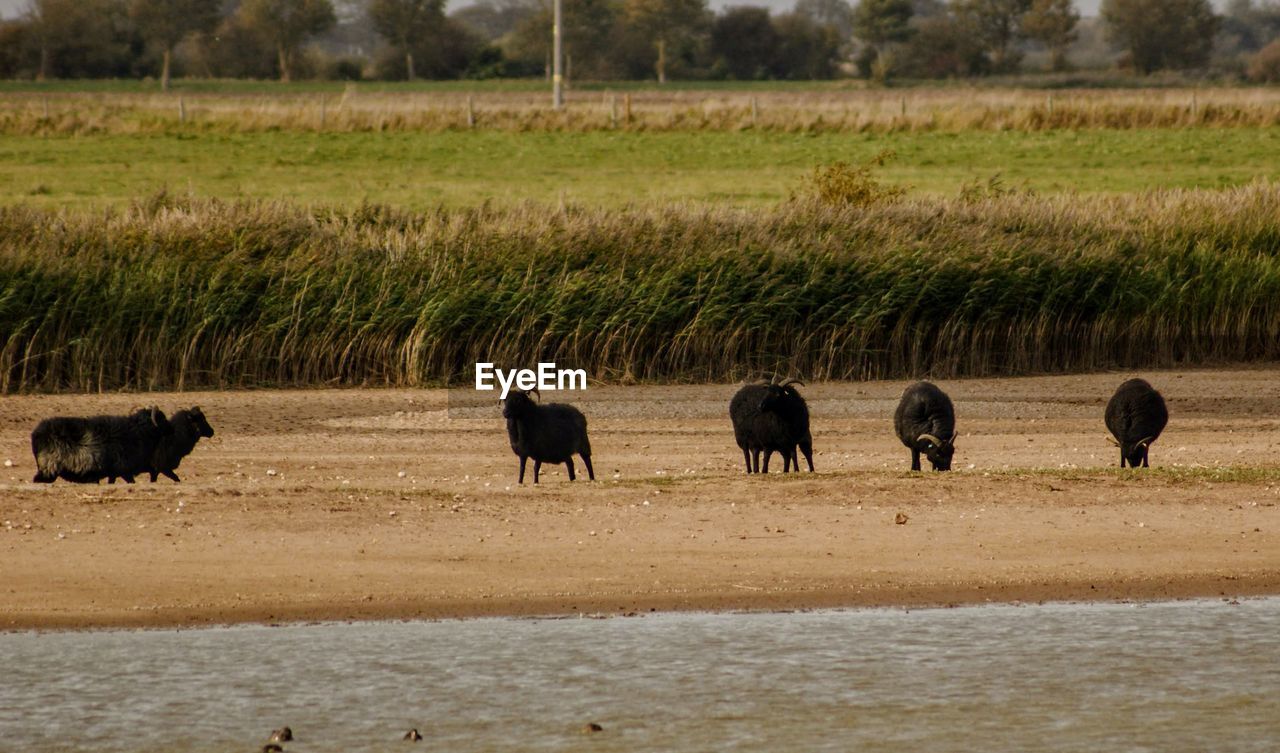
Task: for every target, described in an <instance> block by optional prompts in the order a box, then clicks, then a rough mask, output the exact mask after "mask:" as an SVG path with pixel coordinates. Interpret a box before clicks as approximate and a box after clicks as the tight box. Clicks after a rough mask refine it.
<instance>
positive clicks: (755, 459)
mask: <svg viewBox="0 0 1280 753" xmlns="http://www.w3.org/2000/svg"><path fill="white" fill-rule="evenodd" d="M759 472H760V450H758V449H752V450H751V466H750V467H749V468H747V473H759Z"/></svg>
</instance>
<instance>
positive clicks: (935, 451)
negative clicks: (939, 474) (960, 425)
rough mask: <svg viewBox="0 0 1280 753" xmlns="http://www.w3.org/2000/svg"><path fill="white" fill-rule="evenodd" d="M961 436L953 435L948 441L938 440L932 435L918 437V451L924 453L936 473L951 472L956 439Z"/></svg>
mask: <svg viewBox="0 0 1280 753" xmlns="http://www.w3.org/2000/svg"><path fill="white" fill-rule="evenodd" d="M959 436H960V435H959V434H957V433H952V435H951V436H950V437H948V438H947V439H938V438H937V437H936V436H934V435H932V434H921V435H920V436H918V437H916V449H917V450H919V451H920V452H923V453H924V456H925V457H926V458H928V459H929V462H930V463H931V464H932V465H933V469H934V470H935V471H949V470H951V458H952V456H954V455H955V452H956V438H958V437H959Z"/></svg>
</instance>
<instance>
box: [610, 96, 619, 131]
mask: <svg viewBox="0 0 1280 753" xmlns="http://www.w3.org/2000/svg"><path fill="white" fill-rule="evenodd" d="M609 127H610V128H617V127H618V95H617V94H610V95H609Z"/></svg>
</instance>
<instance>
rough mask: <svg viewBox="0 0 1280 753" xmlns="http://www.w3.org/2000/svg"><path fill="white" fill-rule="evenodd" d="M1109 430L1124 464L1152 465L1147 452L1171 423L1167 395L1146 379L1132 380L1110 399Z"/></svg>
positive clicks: (1121, 464)
mask: <svg viewBox="0 0 1280 753" xmlns="http://www.w3.org/2000/svg"><path fill="white" fill-rule="evenodd" d="M1106 421H1107V429H1108V430H1109V431H1110V432H1111V435H1112V436H1113V437H1115V442H1116V444H1118V445H1119V446H1120V467H1121V468H1123V467H1124V466H1125V462H1126V461H1127V462H1128V464H1129V467H1131V468H1137V467H1138V466H1139V464H1141V466H1142V467H1143V468H1148V467H1150V464H1149V463H1148V462H1147V452H1148V451H1149V450H1150V449H1151V443H1152V442H1154V441H1156V439H1157V438H1158V437H1159V436H1160V432H1162V431H1164V427H1165V425H1166V424H1168V423H1169V409H1168V408H1166V407H1165V404H1164V398H1163V397H1161V396H1160V393H1159V392H1156V390H1155V388H1154V387H1152V386H1151V385H1150V384H1148V383H1147V380H1145V379H1130V380H1129V381H1127V382H1125V383H1124V384H1122V385H1120V387H1119V388H1117V389H1116V394H1114V395H1112V396H1111V400H1109V401H1108V402H1107V412H1106Z"/></svg>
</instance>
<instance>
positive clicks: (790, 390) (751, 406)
mask: <svg viewBox="0 0 1280 753" xmlns="http://www.w3.org/2000/svg"><path fill="white" fill-rule="evenodd" d="M797 384H799V385H803V384H804V383H803V382H801V381H800V380H798V379H785V380H779V379H778V377H776V376H775V377H774V378H773V379H772V380H771V381H768V382H766V381H764V380H760V381H758V382H753V383H752V384H747V385H743V387H742V389H740V390H738V392H737V394H735V395H734V396H733V399H732V400H730V401H729V419H730V420H731V421H733V436H734V439H736V440H737V442H738V447H740V448H742V459H743V461H745V463H746V466H747V473H768V472H769V458H770V457H772V455H773V453H775V452H779V453H782V472H783V473H788V472H790V470H791V467H792V466H793V465H794V466H795V469H796V471H797V472H799V471H800V458H799V456H798V455H797V454H796V448H797V447H798V448H799V449H800V451H801V452H803V453H804V458H805V461H807V462H808V464H809V470H810V471H811V472H812V471H813V436H812V435H811V434H810V432H809V406H808V405H807V404H806V403H805V401H804V397H802V396H801V395H800V393H799V391H797V390H796V388H795V385H797ZM761 453H763V454H764V467H763V468H761V465H760V455H761Z"/></svg>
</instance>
